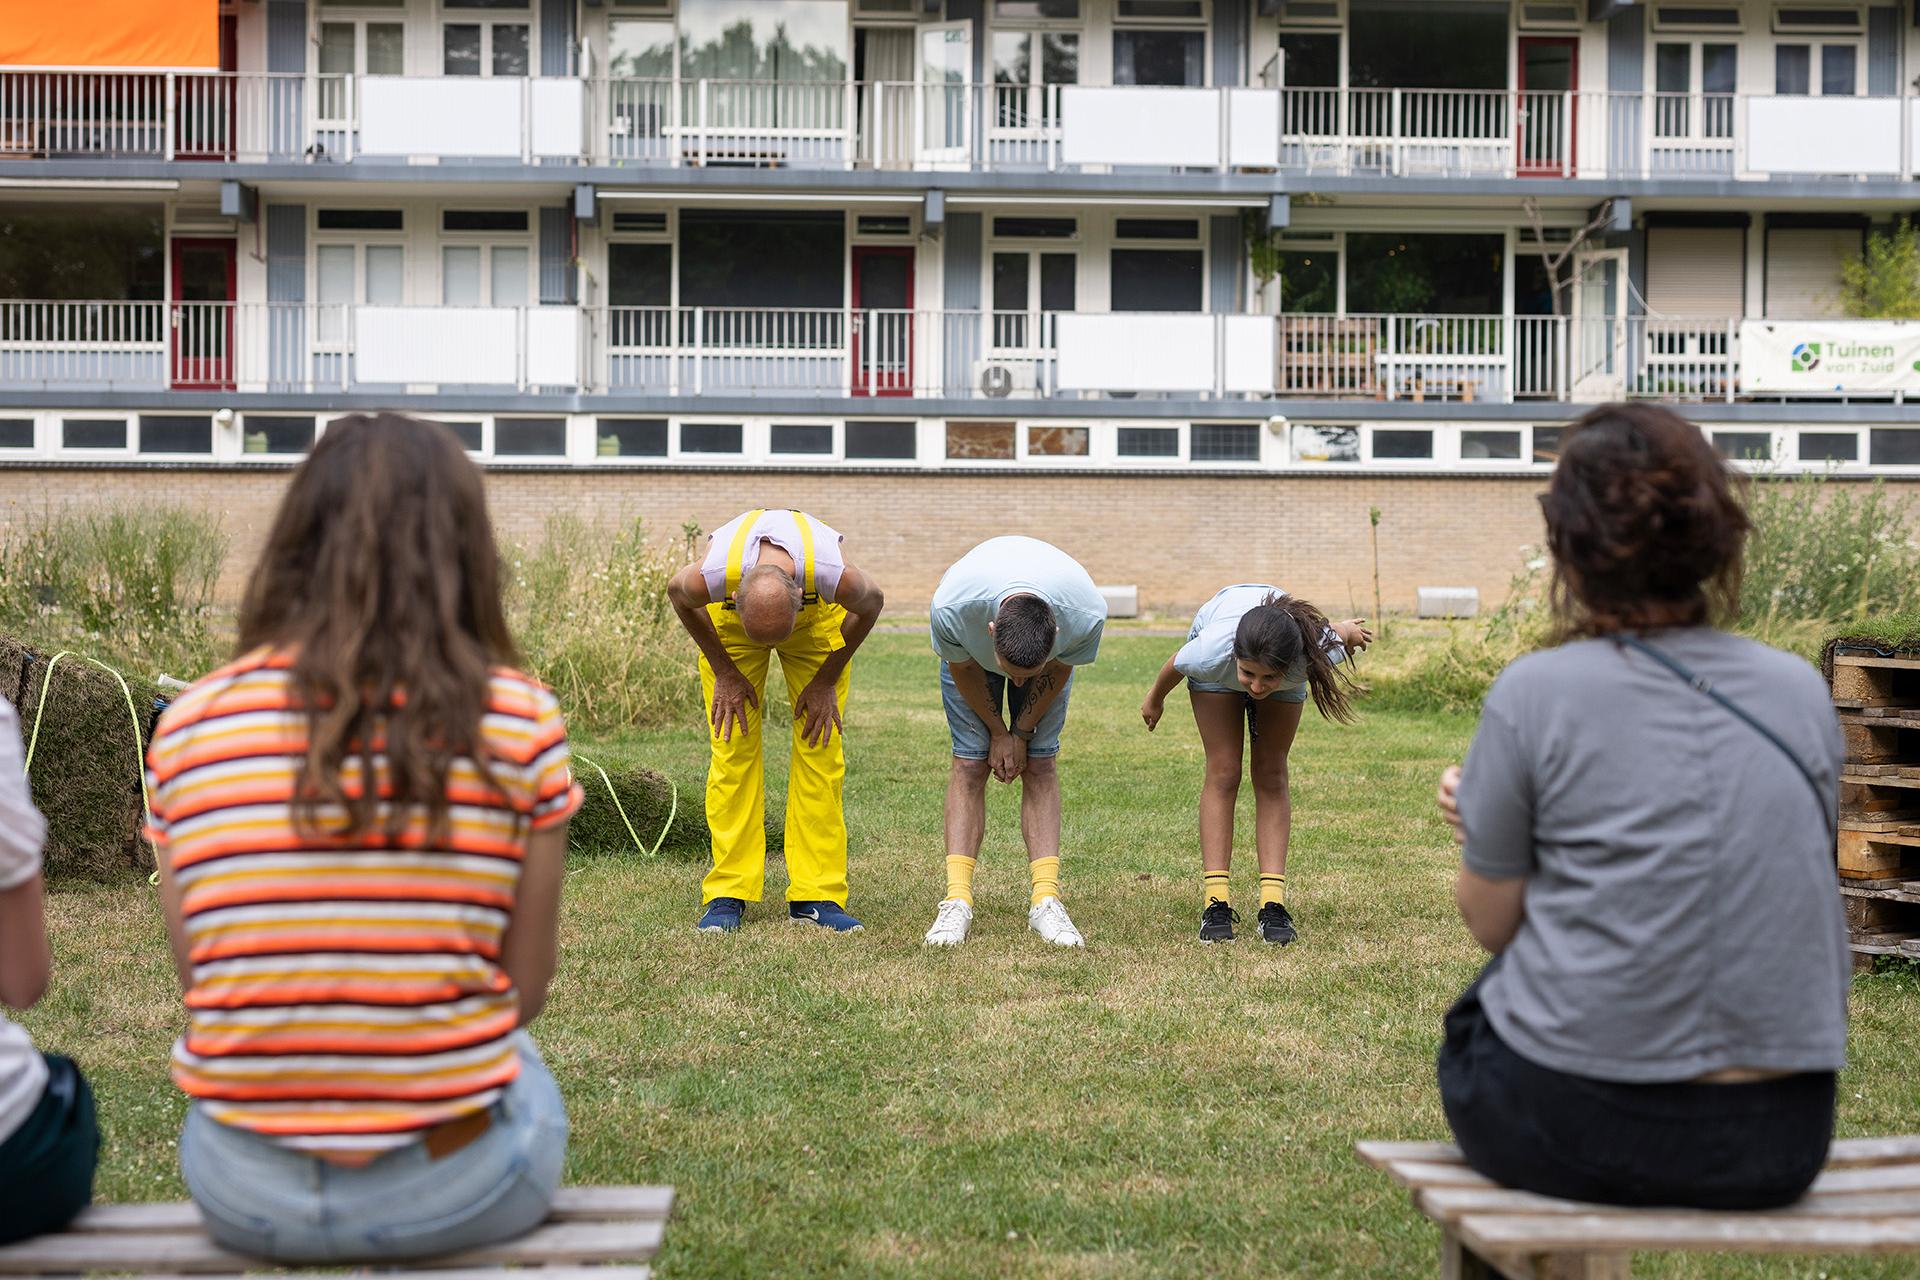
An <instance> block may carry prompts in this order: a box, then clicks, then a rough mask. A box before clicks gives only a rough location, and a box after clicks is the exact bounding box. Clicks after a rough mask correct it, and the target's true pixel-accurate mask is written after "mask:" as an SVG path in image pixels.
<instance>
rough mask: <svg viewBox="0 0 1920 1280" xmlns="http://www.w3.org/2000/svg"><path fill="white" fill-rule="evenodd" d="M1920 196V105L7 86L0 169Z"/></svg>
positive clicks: (471, 82)
mask: <svg viewBox="0 0 1920 1280" xmlns="http://www.w3.org/2000/svg"><path fill="white" fill-rule="evenodd" d="M5 158H15V159H45V160H75V159H108V160H113V159H144V160H162V161H173V160H207V161H229V162H242V163H259V162H269V161H278V162H314V163H339V162H349V161H352V162H360V161H367V162H380V161H386V162H398V163H431V162H437V161H440V160H462V161H479V162H492V163H521V164H557V165H588V164H591V165H600V166H615V167H659V168H680V167H702V168H706V167H715V166H744V167H784V168H813V169H826V170H834V169H839V170H852V169H881V170H904V171H915V170H918V171H930V172H940V171H971V172H996V171H997V172H1026V173H1032V172H1079V173H1111V172H1141V173H1146V172H1159V173H1166V172H1196V173H1218V172H1231V171H1235V170H1246V171H1255V172H1266V171H1273V170H1279V171H1281V172H1284V173H1287V174H1297V175H1303V176H1314V175H1319V176H1327V177H1339V178H1366V177H1386V178H1415V177H1427V178H1458V179H1483V180H1484V179H1502V178H1581V179H1596V180H1600V179H1606V180H1618V179H1652V178H1672V177H1679V178H1715V179H1763V178H1769V177H1794V178H1826V179H1881V180H1888V179H1906V178H1908V177H1911V176H1912V175H1913V174H1914V173H1916V172H1920V99H1915V98H1869V97H1833V98H1808V97H1781V96H1771V95H1769V96H1761V95H1747V94H1741V95H1733V94H1622V93H1605V92H1564V93H1562V92H1555V93H1523V92H1514V91H1506V90H1439V89H1319V88H1283V89H1262V88H1229V89H1201V88H1196V89H1177V88H1142V87H1136V86H1095V85H1085V86H1082V85H1066V86H1060V85H1051V86H1047V85H1004V84H1003V85H969V84H936V83H892V82H862V83H851V82H839V81H833V82H823V83H801V82H785V81H778V82H776V81H764V82H763V81H741V80H622V79H615V80H607V79H599V80H582V79H566V78H551V79H549V78H519V79H505V78H501V79H480V78H465V77H446V78H437V77H398V76H347V75H329V76H300V75H265V74H253V73H238V74H235V73H218V74H143V73H116V72H52V71H49V72H40V71H32V72H0V159H5Z"/></svg>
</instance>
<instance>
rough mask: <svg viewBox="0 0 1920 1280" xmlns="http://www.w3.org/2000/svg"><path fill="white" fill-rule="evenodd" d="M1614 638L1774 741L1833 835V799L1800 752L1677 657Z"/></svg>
mask: <svg viewBox="0 0 1920 1280" xmlns="http://www.w3.org/2000/svg"><path fill="white" fill-rule="evenodd" d="M1614 639H1615V640H1617V641H1618V642H1619V643H1620V644H1623V645H1625V646H1626V647H1627V648H1629V649H1632V650H1634V651H1635V652H1638V653H1644V654H1646V655H1647V656H1648V657H1649V658H1652V659H1653V660H1654V661H1655V662H1657V663H1659V664H1660V665H1661V666H1663V667H1665V668H1666V669H1667V670H1668V671H1671V672H1672V673H1673V674H1674V675H1675V676H1677V677H1679V678H1680V679H1681V680H1683V681H1685V682H1686V683H1687V684H1689V685H1692V686H1693V687H1694V688H1695V689H1697V690H1699V691H1700V692H1701V693H1704V694H1705V695H1707V697H1709V698H1711V699H1713V700H1714V701H1715V702H1717V703H1719V704H1720V706H1721V707H1722V708H1724V709H1725V710H1726V711H1727V712H1728V713H1729V714H1731V715H1732V716H1733V717H1734V718H1735V719H1737V720H1742V721H1745V722H1746V725H1747V727H1748V728H1750V729H1752V730H1753V731H1754V732H1755V733H1757V734H1759V735H1760V736H1761V737H1763V738H1765V739H1766V740H1767V741H1768V742H1771V743H1772V744H1773V745H1774V747H1775V748H1776V749H1778V750H1779V752H1780V754H1781V755H1783V756H1785V757H1786V758H1787V759H1788V760H1790V761H1792V762H1793V767H1794V768H1795V769H1798V770H1799V771H1800V776H1801V777H1802V778H1805V779H1806V780H1807V786H1808V787H1809V788H1811V789H1812V791H1813V798H1814V799H1815V800H1816V801H1817V802H1818V803H1819V805H1820V821H1821V823H1822V824H1823V825H1824V826H1825V827H1826V828H1827V834H1828V836H1832V835H1833V834H1834V817H1833V799H1834V797H1833V796H1831V795H1829V794H1828V793H1827V789H1826V788H1825V787H1823V786H1821V785H1820V780H1819V779H1818V778H1816V777H1814V775H1813V770H1812V769H1810V768H1808V767H1807V762H1806V761H1804V760H1802V759H1801V758H1800V756H1799V753H1797V752H1796V751H1794V749H1793V748H1792V747H1790V746H1788V745H1787V744H1786V743H1785V742H1784V741H1783V740H1782V739H1781V737H1780V735H1779V734H1777V733H1775V732H1774V731H1773V730H1771V729H1769V728H1767V726H1766V725H1764V724H1761V723H1760V721H1759V720H1758V719H1756V718H1755V717H1754V716H1752V715H1751V714H1749V713H1748V711H1747V709H1746V708H1745V707H1742V706H1741V705H1740V704H1738V703H1737V702H1735V701H1733V699H1731V698H1729V697H1727V695H1726V694H1724V693H1721V692H1720V691H1719V690H1718V689H1716V688H1714V687H1713V682H1712V681H1711V680H1708V679H1707V678H1706V677H1705V676H1702V675H1696V674H1695V673H1693V672H1692V671H1690V670H1688V669H1687V668H1686V667H1685V666H1684V665H1682V664H1681V663H1680V662H1678V661H1676V660H1675V659H1674V658H1672V657H1670V656H1668V655H1667V654H1664V653H1662V652H1660V650H1658V649H1656V648H1654V647H1653V646H1652V645H1650V644H1648V643H1647V642H1646V641H1644V640H1642V639H1640V637H1638V636H1630V635H1619V636H1615V637H1614Z"/></svg>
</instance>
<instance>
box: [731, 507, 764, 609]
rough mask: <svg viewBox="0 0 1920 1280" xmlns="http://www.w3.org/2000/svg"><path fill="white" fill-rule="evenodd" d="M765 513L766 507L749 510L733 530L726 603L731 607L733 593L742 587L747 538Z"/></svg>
mask: <svg viewBox="0 0 1920 1280" xmlns="http://www.w3.org/2000/svg"><path fill="white" fill-rule="evenodd" d="M765 514H767V509H766V508H765V507H761V508H759V509H758V510H756V511H749V512H747V514H745V515H744V516H741V517H740V527H739V528H737V529H735V530H734V531H733V545H732V546H731V547H729V548H727V580H726V587H727V598H726V604H727V605H728V606H729V607H731V606H732V604H733V593H734V592H736V591H738V590H739V589H740V562H741V561H742V560H744V559H746V557H747V538H748V537H749V536H751V535H752V533H753V526H754V525H756V524H758V523H759V521H760V517H761V516H763V515H765Z"/></svg>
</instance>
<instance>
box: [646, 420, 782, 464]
mask: <svg viewBox="0 0 1920 1280" xmlns="http://www.w3.org/2000/svg"><path fill="white" fill-rule="evenodd" d="M764 422H765V419H763V418H762V419H756V418H753V417H749V416H747V415H745V414H737V413H734V414H728V413H717V414H689V415H687V416H685V417H669V418H668V419H667V461H669V462H678V463H683V464H693V465H708V466H711V465H715V464H719V463H734V464H739V463H744V462H748V461H750V460H751V459H753V458H754V457H755V455H756V454H764V453H765V452H766V449H765V445H764V441H765V438H766V431H765V430H764V428H763V429H762V430H760V431H759V432H757V433H756V431H755V430H754V428H755V426H756V425H761V424H764ZM735 424H738V425H739V427H740V451H739V452H738V453H700V452H688V451H686V450H683V449H682V448H681V447H680V434H681V429H682V428H684V427H688V426H700V427H707V426H713V427H730V426H734V425H735ZM756 435H757V436H758V437H759V439H758V440H756V438H755V437H756ZM756 444H760V446H761V447H760V448H759V449H756V448H755V445H756Z"/></svg>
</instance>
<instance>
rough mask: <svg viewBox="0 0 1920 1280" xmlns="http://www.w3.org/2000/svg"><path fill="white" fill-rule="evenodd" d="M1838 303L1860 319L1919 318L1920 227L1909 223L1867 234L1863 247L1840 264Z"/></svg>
mask: <svg viewBox="0 0 1920 1280" xmlns="http://www.w3.org/2000/svg"><path fill="white" fill-rule="evenodd" d="M1840 305H1841V306H1842V307H1843V308H1844V309H1845V311H1846V313H1847V314H1848V315H1850V316H1853V317H1855V318H1857V319H1861V320H1916V319H1920V230H1916V229H1915V228H1914V224H1913V223H1911V222H1902V223H1901V224H1900V225H1899V226H1897V227H1895V228H1894V229H1893V230H1892V231H1890V232H1888V231H1876V232H1874V233H1873V234H1872V235H1870V236H1868V237H1867V251H1866V252H1865V253H1863V254H1862V255H1860V257H1858V258H1856V259H1854V260H1852V261H1850V262H1848V263H1846V264H1844V265H1843V266H1842V267H1841V268H1840Z"/></svg>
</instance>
